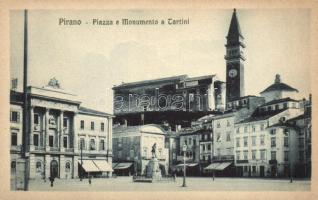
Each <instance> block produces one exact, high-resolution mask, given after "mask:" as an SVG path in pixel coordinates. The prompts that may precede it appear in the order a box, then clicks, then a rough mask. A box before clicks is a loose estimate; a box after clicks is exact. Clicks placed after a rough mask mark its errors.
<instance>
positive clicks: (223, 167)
mask: <svg viewBox="0 0 318 200" xmlns="http://www.w3.org/2000/svg"><path fill="white" fill-rule="evenodd" d="M230 165H231V163H230V162H224V163H221V164H219V165H218V166H217V167H216V169H215V170H220V171H222V170H224V169H225V168H227V167H228V166H230Z"/></svg>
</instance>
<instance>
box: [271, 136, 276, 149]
mask: <svg viewBox="0 0 318 200" xmlns="http://www.w3.org/2000/svg"><path fill="white" fill-rule="evenodd" d="M271 147H276V137H272V138H271Z"/></svg>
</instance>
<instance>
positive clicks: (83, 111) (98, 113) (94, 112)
mask: <svg viewBox="0 0 318 200" xmlns="http://www.w3.org/2000/svg"><path fill="white" fill-rule="evenodd" d="M79 113H80V114H89V115H96V116H102V117H111V116H112V115H111V114H109V113H105V112H101V111H98V110H93V109H90V108H86V107H82V106H80V107H79Z"/></svg>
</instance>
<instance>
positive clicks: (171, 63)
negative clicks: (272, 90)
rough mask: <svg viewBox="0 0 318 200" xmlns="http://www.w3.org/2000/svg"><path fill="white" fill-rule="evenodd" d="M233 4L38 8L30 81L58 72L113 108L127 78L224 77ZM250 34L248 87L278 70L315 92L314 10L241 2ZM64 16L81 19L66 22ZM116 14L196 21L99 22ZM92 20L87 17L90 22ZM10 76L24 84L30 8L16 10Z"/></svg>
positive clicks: (73, 87)
mask: <svg viewBox="0 0 318 200" xmlns="http://www.w3.org/2000/svg"><path fill="white" fill-rule="evenodd" d="M232 12H233V10H181V11H178V10H170V11H169V10H167V11H163V10H161V11H160V10H148V11H142V10H132V11H121V10H93V11H92V10H91V11H85V10H77V11H69V10H68V11H66V10H59V11H58V10H54V11H53V10H45V11H44V10H42V11H41V10H31V11H29V23H28V30H29V46H28V49H29V83H28V84H29V85H33V86H38V87H42V86H44V85H47V83H48V81H49V79H50V78H52V77H56V78H57V79H58V80H59V82H60V84H61V86H62V88H63V89H64V90H65V91H68V92H70V93H74V94H77V95H78V96H79V97H80V98H81V100H82V102H83V103H82V105H83V106H87V107H90V108H93V109H99V110H101V111H105V112H110V113H112V90H111V87H112V86H114V85H118V84H120V83H121V82H131V81H139V80H145V79H153V78H160V77H166V76H174V75H181V74H188V75H189V76H199V75H207V74H217V76H218V77H219V78H220V79H221V80H225V60H224V54H225V46H224V44H225V42H226V38H225V36H226V35H227V32H228V28H229V24H230V20H231V16H232ZM237 14H238V19H239V23H240V26H241V30H242V34H243V36H244V37H245V44H246V49H245V57H246V58H247V60H246V61H245V94H246V95H247V94H253V95H259V92H261V91H262V90H264V89H265V88H266V87H268V86H269V85H270V84H272V83H273V82H274V77H275V74H277V73H279V74H281V78H282V81H283V82H284V83H287V84H289V85H291V86H292V87H295V88H297V89H298V90H299V91H300V93H299V98H302V97H306V98H308V94H309V93H310V12H309V10H298V9H297V10H296V9H285V10H278V9H275V10H240V9H238V10H237ZM59 18H66V19H80V20H82V25H81V26H61V25H59ZM93 18H99V19H108V20H117V19H119V20H120V19H122V18H128V19H158V20H161V19H165V20H166V19H168V18H175V19H179V18H189V19H190V24H189V25H178V26H169V25H163V26H161V25H157V26H149V25H148V26H116V25H114V26H93V25H91V20H92V19H93ZM86 22H88V24H86ZM10 25H11V27H10V29H11V32H10V33H11V78H18V79H19V90H21V88H22V82H23V81H22V70H23V11H12V12H11V22H10Z"/></svg>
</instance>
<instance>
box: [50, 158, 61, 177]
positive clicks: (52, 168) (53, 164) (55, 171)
mask: <svg viewBox="0 0 318 200" xmlns="http://www.w3.org/2000/svg"><path fill="white" fill-rule="evenodd" d="M58 173H59V165H58V163H57V161H56V160H52V161H51V165H50V176H51V177H54V178H56V177H58Z"/></svg>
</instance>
